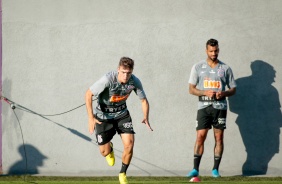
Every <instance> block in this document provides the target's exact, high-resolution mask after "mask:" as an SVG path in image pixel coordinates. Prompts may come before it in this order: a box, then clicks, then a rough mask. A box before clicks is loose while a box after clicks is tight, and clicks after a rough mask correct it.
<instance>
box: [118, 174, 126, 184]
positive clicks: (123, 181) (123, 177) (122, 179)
mask: <svg viewBox="0 0 282 184" xmlns="http://www.w3.org/2000/svg"><path fill="white" fill-rule="evenodd" d="M118 178H119V183H120V184H128V181H127V178H126V174H125V173H119V176H118Z"/></svg>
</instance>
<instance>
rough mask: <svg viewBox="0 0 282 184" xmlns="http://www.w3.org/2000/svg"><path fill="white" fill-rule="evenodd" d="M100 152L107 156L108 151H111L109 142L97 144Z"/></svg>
mask: <svg viewBox="0 0 282 184" xmlns="http://www.w3.org/2000/svg"><path fill="white" fill-rule="evenodd" d="M99 149H100V153H101V155H102V156H104V157H105V156H107V155H108V154H109V153H111V145H110V142H108V143H106V144H104V145H99Z"/></svg>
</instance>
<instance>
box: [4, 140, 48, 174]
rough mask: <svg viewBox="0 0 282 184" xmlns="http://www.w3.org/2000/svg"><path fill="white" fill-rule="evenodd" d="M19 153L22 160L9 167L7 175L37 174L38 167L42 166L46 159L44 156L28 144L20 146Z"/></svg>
mask: <svg viewBox="0 0 282 184" xmlns="http://www.w3.org/2000/svg"><path fill="white" fill-rule="evenodd" d="M19 153H20V155H21V156H22V159H21V160H19V161H18V162H16V163H14V164H13V165H12V166H11V167H10V169H9V172H8V175H16V174H38V173H39V171H38V167H40V166H43V162H44V160H45V159H47V157H46V156H45V155H43V154H42V153H40V151H39V150H37V149H36V148H35V147H34V146H32V145H29V144H26V145H25V146H23V145H22V146H20V147H19Z"/></svg>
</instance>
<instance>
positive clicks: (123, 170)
mask: <svg viewBox="0 0 282 184" xmlns="http://www.w3.org/2000/svg"><path fill="white" fill-rule="evenodd" d="M128 166H129V165H126V164H124V163H122V164H121V170H120V172H119V173H126V171H127V168H128Z"/></svg>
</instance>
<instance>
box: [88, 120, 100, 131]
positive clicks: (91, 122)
mask: <svg viewBox="0 0 282 184" xmlns="http://www.w3.org/2000/svg"><path fill="white" fill-rule="evenodd" d="M96 123H98V124H101V122H100V121H98V120H97V119H96V118H88V131H89V133H90V134H93V132H94V130H95V125H96Z"/></svg>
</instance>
